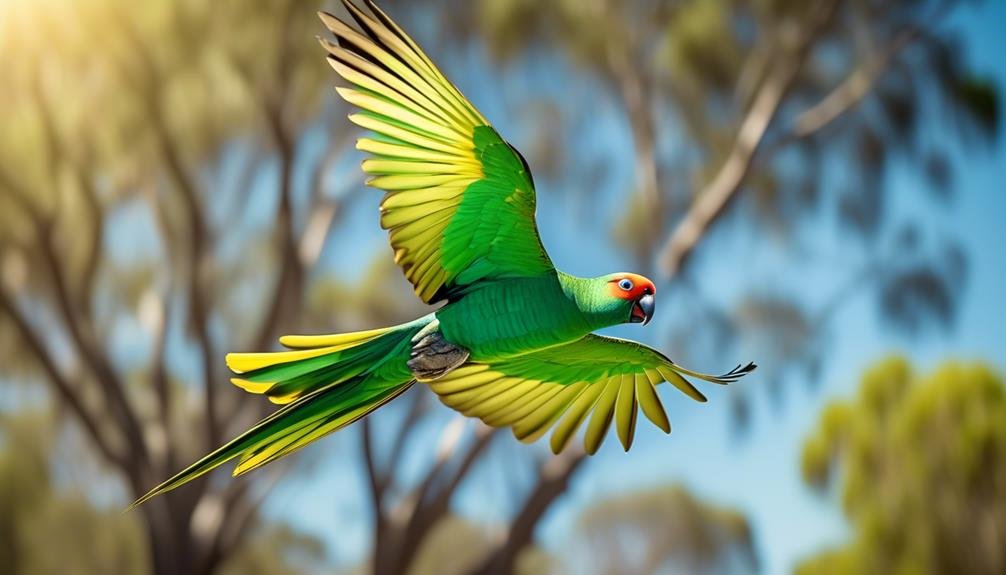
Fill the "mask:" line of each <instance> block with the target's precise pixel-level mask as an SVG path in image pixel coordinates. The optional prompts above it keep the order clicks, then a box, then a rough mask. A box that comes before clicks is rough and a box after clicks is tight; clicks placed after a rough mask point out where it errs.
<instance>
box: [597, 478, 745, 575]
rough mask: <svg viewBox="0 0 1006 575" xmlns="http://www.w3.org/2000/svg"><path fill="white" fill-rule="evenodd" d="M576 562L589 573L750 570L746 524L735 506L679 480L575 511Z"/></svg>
mask: <svg viewBox="0 0 1006 575" xmlns="http://www.w3.org/2000/svg"><path fill="white" fill-rule="evenodd" d="M579 531H580V533H582V536H583V539H582V542H581V547H582V549H581V552H582V553H583V555H582V556H581V557H579V559H580V560H582V561H583V563H582V565H583V566H584V567H585V568H587V569H588V570H589V572H591V573H612V574H615V573H640V574H645V573H658V572H665V571H667V570H671V571H681V572H685V573H719V572H753V571H755V569H756V567H757V557H756V554H755V549H754V542H753V538H752V532H751V526H750V525H749V524H748V521H747V519H746V518H745V517H744V515H743V514H741V513H740V512H738V511H735V510H733V509H728V508H723V507H718V506H715V505H711V504H709V503H705V502H703V501H701V500H699V499H698V498H696V497H695V496H694V495H693V494H691V493H690V492H689V491H688V490H687V489H685V488H684V487H681V486H679V485H672V486H666V487H657V488H652V489H649V490H645V491H640V492H636V493H629V494H626V495H621V496H616V497H613V498H610V499H608V500H604V501H600V502H598V503H595V504H594V505H593V506H591V507H590V508H588V509H587V510H586V511H584V512H583V514H582V515H581V516H580V521H579Z"/></svg>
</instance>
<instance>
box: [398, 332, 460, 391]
mask: <svg viewBox="0 0 1006 575" xmlns="http://www.w3.org/2000/svg"><path fill="white" fill-rule="evenodd" d="M466 361H468V350H467V349H465V348H463V347H460V346H457V345H454V344H453V343H451V342H449V341H447V340H446V339H444V336H442V335H440V332H439V331H433V332H431V333H428V334H426V335H424V336H423V337H422V338H421V339H420V340H419V341H418V342H417V343H416V344H415V345H413V346H412V353H411V356H410V359H409V361H408V363H407V365H408V366H409V369H410V370H412V375H414V376H416V379H417V380H419V381H433V380H434V379H438V378H440V377H443V376H444V375H446V374H448V373H450V371H451V370H453V369H454V368H456V367H458V366H460V365H461V364H463V363H464V362H466Z"/></svg>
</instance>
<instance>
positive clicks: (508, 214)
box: [321, 0, 555, 303]
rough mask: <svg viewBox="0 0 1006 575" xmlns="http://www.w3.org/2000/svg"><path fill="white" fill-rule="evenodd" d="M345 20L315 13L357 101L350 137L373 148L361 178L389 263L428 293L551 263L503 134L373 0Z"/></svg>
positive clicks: (532, 272) (350, 98)
mask: <svg viewBox="0 0 1006 575" xmlns="http://www.w3.org/2000/svg"><path fill="white" fill-rule="evenodd" d="M343 4H345V6H346V9H347V10H348V11H349V13H350V15H351V16H352V17H353V19H354V20H355V21H356V23H357V24H358V26H359V28H358V29H357V28H354V27H353V26H350V25H349V24H347V23H345V22H343V21H341V20H339V19H338V18H336V17H335V16H332V15H330V14H325V13H322V14H321V19H322V21H323V22H324V23H325V25H326V26H327V27H328V28H329V30H331V32H332V33H333V34H334V35H335V37H336V40H337V43H332V42H329V41H327V40H324V39H323V40H322V41H321V42H322V45H323V46H324V47H325V49H327V50H328V52H329V62H330V63H331V64H332V67H334V68H335V71H336V72H338V73H339V75H340V76H342V78H343V79H344V80H346V81H347V82H349V83H350V84H352V85H353V88H338V89H337V91H338V92H339V95H341V96H342V97H343V99H345V100H346V101H347V102H349V103H350V104H352V105H353V106H356V107H358V108H360V111H359V112H357V113H355V114H352V115H351V116H349V119H350V121H352V122H353V123H355V124H357V125H359V126H361V127H363V128H366V129H368V130H371V131H372V132H374V135H373V136H372V137H368V138H362V139H360V140H358V141H357V148H359V149H360V150H363V151H365V152H368V153H369V154H371V156H370V158H368V159H367V160H365V161H364V162H363V171H364V172H366V173H368V174H371V175H373V176H375V177H374V178H372V179H371V180H370V181H369V182H368V183H369V185H371V186H374V187H376V188H380V189H382V190H384V191H385V192H387V194H386V195H385V197H384V200H383V202H382V203H381V226H382V227H384V228H385V229H387V230H389V234H390V239H391V247H392V248H393V249H394V250H395V261H396V262H397V263H398V264H399V265H400V266H401V267H402V269H403V270H404V271H405V277H406V278H408V280H409V281H410V282H412V285H413V287H414V288H415V291H416V294H417V295H419V297H420V298H422V300H423V301H425V302H427V303H433V302H436V301H439V300H442V299H448V298H451V297H454V296H457V295H459V294H461V293H463V292H464V290H465V289H466V288H467V287H469V286H471V285H473V284H476V283H478V282H480V281H483V280H492V279H499V278H512V277H537V276H541V275H545V274H549V273H554V271H555V270H554V267H553V266H552V262H551V261H550V260H549V258H548V255H547V254H546V253H545V249H544V248H543V247H542V244H541V239H539V237H538V228H537V226H536V224H535V219H534V212H535V192H534V184H533V183H532V179H531V173H530V169H529V168H528V166H527V162H525V161H524V159H523V157H522V156H521V155H520V154H519V153H518V152H517V151H516V150H515V149H514V148H512V147H511V146H510V145H509V144H507V143H506V142H505V141H504V140H503V139H502V138H501V137H500V136H499V134H497V133H496V130H494V129H493V128H492V126H490V125H489V123H488V122H487V121H486V119H485V118H484V117H483V116H482V114H480V113H479V112H478V110H476V109H475V107H474V106H472V105H471V103H470V102H468V100H467V99H466V98H465V97H464V96H463V95H462V94H461V92H460V91H459V90H458V89H457V88H456V87H455V86H454V85H453V84H451V83H450V81H448V80H447V78H446V77H445V76H444V75H443V73H442V72H441V71H440V70H439V69H438V68H437V67H436V66H435V65H434V64H433V62H432V61H431V60H430V59H429V58H428V57H427V56H426V54H424V53H423V51H422V50H421V49H420V48H419V45H418V44H416V42H415V41H413V40H412V39H411V38H409V37H408V35H406V34H405V32H404V31H402V29H401V28H400V27H399V26H398V25H396V24H395V23H394V22H393V21H392V20H391V19H390V18H389V17H388V16H387V15H386V14H385V13H384V12H382V11H381V10H380V8H378V7H377V6H375V5H374V3H373V2H370V1H369V0H368V1H367V6H368V8H369V9H370V13H369V14H368V13H367V12H365V11H364V10H362V9H361V8H359V7H357V6H355V5H354V4H353V3H352V2H350V1H349V0H343Z"/></svg>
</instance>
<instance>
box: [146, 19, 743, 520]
mask: <svg viewBox="0 0 1006 575" xmlns="http://www.w3.org/2000/svg"><path fill="white" fill-rule="evenodd" d="M342 1H343V4H345V6H346V9H347V10H348V11H349V14H350V15H351V16H352V17H353V19H354V20H355V22H356V24H357V27H353V26H351V25H350V24H348V23H346V22H343V21H342V20H340V19H338V18H336V17H335V16H332V15H331V14H327V13H320V14H319V15H320V17H321V20H322V22H323V23H324V24H325V26H326V27H327V28H328V29H329V30H330V31H331V32H332V33H333V34H334V35H335V38H336V40H337V42H336V43H332V42H330V41H328V40H325V39H321V43H322V46H324V48H325V49H326V50H327V51H328V61H329V63H330V64H331V65H332V67H333V68H335V71H336V72H337V73H338V74H339V76H341V77H342V78H343V79H344V80H345V81H346V82H348V83H349V84H351V85H352V86H353V87H351V88H338V89H337V91H338V93H339V95H340V96H342V98H344V99H345V100H346V101H347V102H349V103H350V104H352V105H354V106H356V107H358V108H359V111H358V112H357V113H354V114H352V115H350V116H349V120H350V121H351V122H353V123H354V124H356V125H358V126H360V127H362V128H364V129H366V130H369V131H370V132H372V135H371V136H369V137H365V138H361V139H360V140H358V142H357V148H358V149H360V150H362V151H364V152H367V153H368V154H370V156H369V157H368V159H366V160H365V161H364V162H363V164H362V167H363V171H364V172H366V173H367V174H370V175H372V176H373V178H372V179H370V180H369V182H368V184H369V185H370V186H373V187H375V188H378V189H381V190H383V191H384V192H385V195H384V199H383V201H382V203H381V210H380V212H381V220H380V221H381V226H382V227H383V228H385V229H387V230H389V235H390V240H391V247H392V249H393V250H394V253H395V261H396V262H397V263H398V264H399V265H400V266H401V267H402V269H403V270H404V272H405V276H406V278H408V280H409V281H410V282H411V283H412V285H413V287H414V288H415V292H416V294H417V295H418V296H419V297H420V299H422V300H423V301H424V302H426V303H429V304H433V303H438V302H445V303H444V305H443V306H442V307H440V308H439V309H438V310H437V311H435V312H434V313H431V314H429V315H427V316H425V317H422V318H419V319H417V320H415V321H412V322H409V323H406V324H402V325H398V326H394V327H387V328H380V329H373V330H369V331H362V332H357V333H344V334H335V335H288V336H284V337H282V338H280V343H281V344H282V345H283V346H284V347H286V348H288V349H289V350H290V351H282V352H275V353H231V354H228V355H227V366H228V367H229V368H230V369H231V370H232V371H233V372H234V373H235V374H236V377H234V378H233V379H232V382H233V383H234V384H235V385H237V386H238V387H240V388H242V389H244V390H246V391H249V392H251V393H259V394H263V395H265V396H266V397H268V398H269V400H271V401H272V402H274V403H277V404H282V405H283V407H282V408H281V409H279V410H277V411H276V412H274V413H273V414H272V415H270V416H268V417H266V418H265V419H263V420H262V421H261V422H259V423H258V424H257V425H255V426H254V427H252V428H251V429H249V430H248V431H246V432H244V433H243V434H241V435H240V436H238V437H237V438H236V439H234V440H233V441H231V442H229V443H227V444H226V445H224V446H223V447H220V448H219V449H217V450H216V451H214V452H212V453H210V454H209V455H207V456H205V457H203V458H202V459H200V460H199V461H197V462H195V463H194V464H192V465H191V466H189V467H188V468H186V469H184V470H183V471H181V472H180V473H178V474H177V475H175V476H174V477H172V478H170V479H168V480H167V481H165V482H164V483H162V484H161V485H158V486H157V487H155V488H154V489H153V490H151V491H150V492H149V493H147V494H146V495H144V496H143V497H142V498H140V499H139V500H138V501H137V502H136V503H134V505H138V504H140V503H142V502H144V501H146V500H148V499H150V498H151V497H153V496H155V495H157V494H160V493H164V492H166V491H169V490H172V489H174V488H176V487H178V486H180V485H182V484H184V483H186V482H188V481H191V480H192V479H194V478H196V477H199V476H200V475H203V474H204V473H207V472H209V471H210V470H212V469H214V468H216V467H217V466H219V465H221V464H223V463H225V462H227V461H230V460H232V459H235V458H237V459H238V464H237V467H236V468H235V469H234V475H235V476H237V475H241V474H243V473H246V472H248V471H251V470H253V469H256V468H258V467H260V466H262V465H265V464H267V463H269V462H271V461H273V460H276V459H278V458H280V457H283V456H284V455H287V454H289V453H292V452H293V451H296V450H297V449H300V448H301V447H304V446H305V445H307V444H309V443H311V442H312V441H315V440H316V439H319V438H321V437H323V436H325V435H327V434H329V433H332V432H334V431H337V430H339V429H342V428H343V427H345V426H347V425H349V424H351V423H353V422H355V421H357V420H358V419H360V418H362V417H364V416H366V415H367V414H369V413H371V412H372V411H374V410H375V409H377V408H379V407H380V406H382V405H384V404H385V403H387V402H389V401H391V400H393V399H395V398H396V397H398V396H400V395H402V394H403V393H405V391H406V390H408V389H409V388H410V387H412V386H413V385H414V384H416V383H417V382H421V383H423V384H425V385H426V386H427V387H429V388H430V389H431V390H432V391H433V392H434V393H436V394H437V395H438V396H439V397H440V399H441V401H442V402H443V403H445V404H446V405H448V406H449V407H452V408H454V409H456V410H457V411H459V412H461V413H463V414H464V415H466V416H470V417H477V418H479V419H481V420H482V421H483V422H485V423H486V424H488V425H490V426H494V427H503V426H510V427H511V428H512V430H513V433H514V435H515V436H516V437H517V439H519V440H521V441H524V442H531V441H535V440H536V439H538V438H539V437H541V436H542V435H544V434H545V433H546V432H547V431H548V430H549V429H550V428H552V427H553V426H554V431H553V433H552V436H551V448H552V451H553V452H555V453H559V452H560V451H561V450H562V449H563V448H564V447H566V445H567V444H568V443H569V441H570V438H571V437H572V436H573V435H574V434H575V433H576V431H577V428H578V427H580V425H581V424H582V423H583V422H584V421H585V420H587V419H588V417H589V422H588V423H587V427H586V432H585V433H584V447H585V449H586V451H587V453H590V454H593V453H595V452H596V451H597V449H598V447H600V445H601V442H602V441H603V439H604V437H605V435H606V434H607V431H608V428H609V427H610V426H611V423H612V421H614V423H615V429H616V431H617V434H618V438H619V440H620V441H621V444H622V446H623V447H624V448H625V450H626V451H628V449H629V447H630V446H631V444H632V439H633V434H634V431H635V426H636V414H637V411H638V410H642V412H643V414H644V415H645V416H646V417H647V418H648V419H649V420H650V421H651V422H653V423H654V424H655V425H656V426H657V427H659V428H660V429H662V430H663V431H664V432H665V433H670V430H671V426H670V423H669V422H668V420H667V415H666V414H665V412H664V409H663V407H662V405H661V403H660V399H659V398H658V397H657V391H656V386H657V385H658V384H660V383H662V382H665V381H666V382H670V383H671V384H672V385H674V386H675V387H677V388H678V389H679V390H681V391H682V392H684V393H685V394H686V395H688V396H689V397H691V398H692V399H695V400H697V401H705V400H706V398H705V396H703V395H702V393H701V392H699V390H698V389H696V388H695V387H694V386H693V385H692V384H691V383H689V381H688V380H686V379H685V377H684V376H688V377H692V378H698V379H702V380H705V381H709V382H712V383H718V384H727V383H731V382H733V381H735V380H737V379H738V378H740V377H741V376H743V375H745V374H747V373H749V372H750V371H752V370H753V369H754V368H755V365H754V364H748V365H747V366H745V367H740V366H738V367H736V368H734V369H733V370H732V371H730V372H728V373H725V374H723V375H720V376H712V375H707V374H703V373H698V372H695V371H691V370H688V369H685V368H683V367H681V366H680V365H677V364H675V363H674V362H672V361H671V360H670V359H668V358H667V357H666V356H664V355H663V354H661V353H660V352H658V351H656V350H654V349H651V348H649V347H646V346H644V345H642V344H640V343H636V342H633V341H628V340H623V339H616V338H612V337H605V336H601V335H595V334H593V333H592V332H593V331H595V330H598V329H601V328H604V327H609V326H613V325H617V324H623V323H642V324H646V323H647V322H649V321H650V318H651V317H652V316H653V311H654V297H655V295H656V289H655V288H654V285H653V282H651V281H650V280H648V279H646V278H645V277H642V276H640V275H636V274H632V273H614V274H609V275H604V276H600V277H596V278H580V277H575V276H572V275H569V274H566V273H563V272H561V271H559V270H557V269H555V267H554V266H553V265H552V262H551V261H550V260H549V257H548V254H546V253H545V249H544V248H543V247H542V244H541V240H540V238H539V236H538V230H537V227H536V224H535V218H534V213H535V190H534V183H533V181H532V179H531V172H530V169H529V168H528V164H527V162H526V161H525V160H524V158H523V157H522V156H521V155H520V153H519V152H517V150H516V149H514V147H513V146H511V145H510V144H508V143H507V142H506V141H505V140H503V138H501V137H500V135H499V134H498V133H497V132H496V130H495V129H493V127H492V126H490V125H489V123H488V122H487V121H486V119H485V118H484V117H483V116H482V114H480V113H479V111H478V110H476V109H475V107H474V106H472V104H471V103H470V102H469V101H468V100H467V99H465V97H464V96H463V95H462V94H461V92H460V91H459V90H458V89H457V88H456V87H455V86H454V85H453V84H451V82H449V81H448V80H447V78H445V77H444V75H443V73H441V71H440V70H439V69H438V68H437V67H436V65H434V64H433V62H432V61H431V60H430V59H429V57H427V56H426V54H425V53H424V52H423V51H422V50H421V49H420V47H419V46H418V45H417V44H416V42H415V41H413V40H412V39H411V38H410V37H409V36H408V35H407V34H406V33H405V32H404V31H403V30H402V29H401V28H400V27H399V26H398V25H397V24H395V22H394V21H392V20H391V18H390V17H388V15H387V14H385V13H384V12H383V11H382V10H381V9H380V8H378V7H377V6H376V5H375V4H374V2H373V1H371V0H366V5H367V8H369V12H368V11H364V10H363V9H361V8H360V7H358V6H356V5H355V4H353V3H352V2H351V1H350V0H342Z"/></svg>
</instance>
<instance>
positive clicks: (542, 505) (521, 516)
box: [475, 449, 586, 575]
mask: <svg viewBox="0 0 1006 575" xmlns="http://www.w3.org/2000/svg"><path fill="white" fill-rule="evenodd" d="M585 459H586V454H585V453H584V452H583V451H582V449H575V450H574V449H570V450H569V451H565V452H563V453H561V454H560V455H557V456H555V457H552V458H550V459H548V460H547V461H546V462H545V464H544V465H543V466H542V468H541V471H540V473H539V476H538V485H537V486H536V487H535V488H534V490H533V491H532V492H531V495H530V496H528V498H527V500H526V501H525V502H524V507H522V508H521V510H520V512H518V513H517V516H516V517H515V518H514V520H513V522H512V523H511V524H510V530H509V532H508V533H507V538H506V540H505V541H504V542H503V545H501V546H500V547H499V548H498V549H497V550H495V551H494V552H492V553H491V554H490V555H489V557H488V558H487V559H486V560H485V562H483V563H482V565H481V567H479V568H478V569H477V570H475V573H478V574H479V575H505V574H507V573H513V571H514V566H515V565H516V561H517V557H518V555H519V554H520V552H521V551H522V550H523V549H524V548H526V547H527V546H528V545H529V544H530V543H531V540H532V538H533V537H534V530H535V528H536V527H537V526H538V522H539V521H540V520H541V518H542V516H544V515H545V512H546V511H547V510H548V509H549V507H550V506H551V505H552V502H554V501H555V500H556V499H557V498H558V497H559V496H560V495H562V494H563V493H565V491H566V488H567V487H568V486H569V479H570V477H572V475H573V473H574V472H575V471H576V470H577V469H578V468H579V467H580V464H582V463H583V462H584V460H585Z"/></svg>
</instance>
